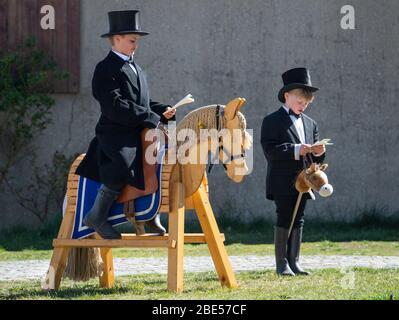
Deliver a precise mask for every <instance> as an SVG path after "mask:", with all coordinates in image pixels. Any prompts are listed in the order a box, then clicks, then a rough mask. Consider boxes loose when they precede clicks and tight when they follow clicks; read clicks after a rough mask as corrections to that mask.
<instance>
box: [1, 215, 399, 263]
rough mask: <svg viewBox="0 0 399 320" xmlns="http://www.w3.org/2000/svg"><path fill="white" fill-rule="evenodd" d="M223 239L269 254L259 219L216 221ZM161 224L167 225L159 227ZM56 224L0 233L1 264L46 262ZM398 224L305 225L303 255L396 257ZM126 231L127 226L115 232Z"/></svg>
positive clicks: (123, 252)
mask: <svg viewBox="0 0 399 320" xmlns="http://www.w3.org/2000/svg"><path fill="white" fill-rule="evenodd" d="M218 223H219V226H220V229H221V232H224V233H225V236H226V243H225V244H226V247H227V251H228V253H229V255H232V256H233V255H273V254H274V245H273V225H272V223H270V222H268V221H264V220H259V221H254V222H253V223H251V224H245V223H243V222H242V221H240V220H239V219H220V218H219V219H218ZM164 224H166V223H165V222H164ZM58 228H59V221H53V222H52V223H49V224H47V225H45V226H44V227H42V228H40V229H38V230H29V229H28V228H26V227H17V228H13V229H11V230H9V231H3V232H2V233H1V234H0V261H10V260H48V259H50V258H51V254H52V240H53V238H55V237H56V235H57V232H58ZM398 230H399V220H397V219H394V218H390V219H381V218H380V217H379V216H377V215H376V214H374V213H372V214H368V215H363V216H362V218H359V219H358V220H355V221H354V222H352V223H342V222H327V223H326V222H321V221H314V220H313V221H309V222H307V223H306V225H305V231H304V243H303V246H302V255H363V256H373V255H378V256H396V255H398V253H399V232H398ZM120 231H122V232H129V231H132V229H131V228H130V227H129V226H124V227H122V228H120ZM186 232H200V227H199V225H198V223H196V222H191V223H187V225H186ZM113 253H114V257H116V258H128V257H161V256H166V251H165V250H163V249H145V250H143V249H115V250H113ZM185 254H186V255H187V256H204V255H205V256H206V255H209V251H208V248H207V246H206V245H186V246H185Z"/></svg>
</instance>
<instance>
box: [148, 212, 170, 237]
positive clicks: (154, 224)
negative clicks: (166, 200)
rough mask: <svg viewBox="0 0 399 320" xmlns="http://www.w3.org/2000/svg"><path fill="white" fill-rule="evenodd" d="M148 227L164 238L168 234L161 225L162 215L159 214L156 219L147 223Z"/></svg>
mask: <svg viewBox="0 0 399 320" xmlns="http://www.w3.org/2000/svg"><path fill="white" fill-rule="evenodd" d="M145 224H146V226H149V227H150V229H151V231H153V232H154V233H156V234H157V235H160V236H164V235H165V234H166V229H165V228H164V227H163V226H162V224H161V217H160V214H159V213H157V215H156V216H155V218H154V219H152V220H149V221H146V223H145Z"/></svg>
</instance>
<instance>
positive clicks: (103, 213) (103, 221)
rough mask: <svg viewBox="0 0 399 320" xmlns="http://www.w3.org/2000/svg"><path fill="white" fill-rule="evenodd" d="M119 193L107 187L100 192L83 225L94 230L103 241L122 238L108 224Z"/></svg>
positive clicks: (102, 187) (103, 187)
mask: <svg viewBox="0 0 399 320" xmlns="http://www.w3.org/2000/svg"><path fill="white" fill-rule="evenodd" d="M118 196H119V192H116V191H113V190H111V189H109V188H107V187H106V186H104V185H103V186H101V188H100V189H99V190H98V193H97V197H96V200H95V202H94V205H93V208H92V209H91V210H90V211H89V212H88V214H87V215H86V217H85V218H84V220H83V223H84V224H85V225H86V226H88V227H89V228H92V229H94V230H95V231H96V232H97V233H98V234H99V235H100V236H101V237H102V238H103V239H107V240H118V239H121V238H122V236H121V234H120V233H119V232H116V231H115V230H114V228H112V226H111V224H110V223H109V222H108V214H109V211H110V210H111V207H112V205H113V203H114V201H115V200H116V199H117V198H118Z"/></svg>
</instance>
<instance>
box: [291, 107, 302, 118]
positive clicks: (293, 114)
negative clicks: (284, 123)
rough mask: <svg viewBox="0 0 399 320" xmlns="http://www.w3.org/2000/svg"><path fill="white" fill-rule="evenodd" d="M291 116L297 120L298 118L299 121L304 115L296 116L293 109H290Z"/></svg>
mask: <svg viewBox="0 0 399 320" xmlns="http://www.w3.org/2000/svg"><path fill="white" fill-rule="evenodd" d="M289 114H290V116H294V117H295V118H297V119H299V118H300V117H302V115H301V114H296V113H295V112H294V111H292V110H291V109H290V111H289Z"/></svg>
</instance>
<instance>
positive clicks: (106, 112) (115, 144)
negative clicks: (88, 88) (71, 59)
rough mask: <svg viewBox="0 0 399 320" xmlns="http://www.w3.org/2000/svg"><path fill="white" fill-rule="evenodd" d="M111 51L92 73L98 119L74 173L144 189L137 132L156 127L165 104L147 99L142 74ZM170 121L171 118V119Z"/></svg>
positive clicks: (139, 140) (140, 149)
mask: <svg viewBox="0 0 399 320" xmlns="http://www.w3.org/2000/svg"><path fill="white" fill-rule="evenodd" d="M135 66H136V69H137V73H138V75H136V74H135V72H134V71H133V70H132V68H131V67H130V65H129V64H128V63H127V62H125V61H123V59H121V58H120V57H119V56H117V55H116V54H115V53H113V52H112V51H111V52H110V53H109V54H108V56H107V57H106V58H105V59H104V60H103V61H101V62H100V63H99V64H98V65H97V67H96V69H95V72H94V76H93V81H92V88H93V96H94V98H95V99H96V100H97V101H98V102H99V103H100V107H101V116H100V120H99V122H98V124H97V126H96V137H95V138H94V139H93V140H92V142H91V143H90V146H89V150H88V152H87V154H86V157H85V158H84V160H83V161H82V163H81V164H80V166H79V167H78V169H77V171H76V174H78V175H80V176H83V177H86V178H89V179H91V180H94V181H98V182H100V183H103V184H110V185H120V184H130V185H131V186H133V187H136V188H138V189H141V190H143V189H144V187H145V186H144V174H143V163H142V148H141V137H140V134H141V131H142V130H143V129H144V128H156V127H157V125H158V123H159V121H162V122H165V123H166V122H167V120H166V119H165V118H164V117H163V116H162V113H164V112H165V111H166V110H167V108H168V107H169V106H168V105H163V104H160V103H157V102H153V101H151V100H150V98H149V90H148V85H147V80H146V75H145V74H144V72H143V71H142V70H141V68H140V67H139V66H138V65H135ZM172 120H174V119H172Z"/></svg>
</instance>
